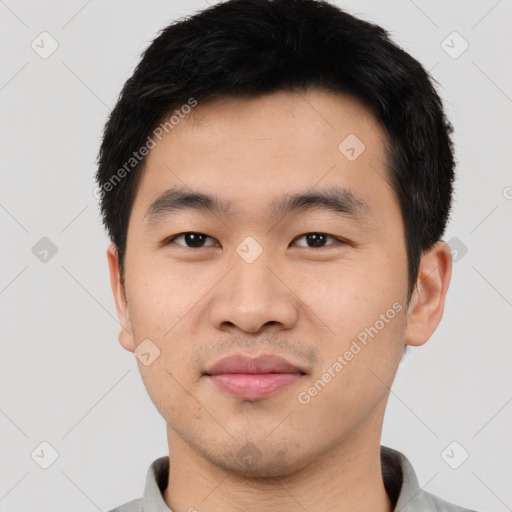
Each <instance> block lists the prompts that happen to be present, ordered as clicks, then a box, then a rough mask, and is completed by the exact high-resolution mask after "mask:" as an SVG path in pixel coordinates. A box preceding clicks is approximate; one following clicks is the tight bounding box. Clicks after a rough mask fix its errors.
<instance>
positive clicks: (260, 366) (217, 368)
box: [205, 354, 305, 375]
mask: <svg viewBox="0 0 512 512" xmlns="http://www.w3.org/2000/svg"><path fill="white" fill-rule="evenodd" d="M226 373H246V374H256V373H302V374H303V373H305V372H303V371H302V370H301V369H300V368H298V367H297V366H295V365H293V364H292V363H290V362H288V361H287V360H286V359H283V358H282V357H279V356H275V355H272V354H268V355H267V354H263V355H260V356H257V357H250V356H246V355H243V354H235V355H232V356H227V357H224V358H223V359H221V360H220V361H218V362H217V363H215V364H214V365H213V366H212V367H211V368H209V369H208V370H207V371H206V372H205V374H206V375H219V374H226Z"/></svg>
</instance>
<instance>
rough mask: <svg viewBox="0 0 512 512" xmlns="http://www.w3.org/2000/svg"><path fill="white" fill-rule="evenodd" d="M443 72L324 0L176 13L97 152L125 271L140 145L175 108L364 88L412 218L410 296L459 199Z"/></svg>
mask: <svg viewBox="0 0 512 512" xmlns="http://www.w3.org/2000/svg"><path fill="white" fill-rule="evenodd" d="M434 81H435V80H434V79H433V78H432V77H431V76H430V75H429V73H428V72H427V71H426V70H425V69H424V68H423V67H422V65H421V64H420V63H419V62H418V61H417V60H415V59H414V58H413V57H412V56H411V55H409V54H408V53H406V52H405V51H404V50H402V49H401V48H400V47H399V46H397V45H396V44H395V43H393V42H392V41H391V39H390V37H389V33H388V32H387V31H386V30H384V29H383V28H382V27H380V26H378V25H375V24H373V23H370V22H367V21H364V20H361V19H359V18H357V17H355V16H352V15H351V14H349V13H347V12H344V11H343V10H342V9H340V8H339V7H337V6H336V5H333V4H331V3H329V2H327V1H323V0H228V1H225V2H221V3H218V4H215V5H213V6H211V7H209V8H207V9H205V10H203V11H200V12H198V13H196V14H194V15H192V16H188V17H184V18H181V19H179V20H177V21H175V22H174V23H172V24H171V25H169V26H168V27H166V28H165V29H163V30H162V31H160V33H159V34H158V37H156V39H155V40H154V41H153V42H152V43H151V45H150V46H149V47H148V48H147V49H146V50H145V51H144V53H143V54H142V59H141V61H140V63H139V64H138V65H137V67H136V69H135V70H134V72H133V75H132V76H131V77H130V78H129V79H128V80H127V82H126V83H125V85H124V87H123V89H122V91H121V93H120V95H119V98H118V101H117V104H116V105H115V107H114V109H113V110H112V112H111V113H110V116H109V119H108V121H107V123H106V125H105V129H104V132H103V140H102V144H101V148H100V151H99V155H98V171H97V173H96V180H97V184H98V188H97V189H96V190H97V196H98V195H99V196H100V197H101V213H102V216H103V222H104V224H105V226H106V228H107V230H108V233H109V236H110V238H111V240H112V242H113V243H114V244H115V245H116V247H117V252H118V256H119V263H120V271H121V277H122V279H124V257H125V251H126V242H127V230H128V220H129V216H130V212H131V209H132V205H133V202H134V198H135V194H136V190H137V186H138V183H139V182H140V177H141V175H142V172H143V169H144V163H145V158H144V155H142V156H141V154H140V153H138V152H137V150H138V149H139V148H141V147H143V146H144V144H146V141H149V140H150V138H151V137H150V135H151V133H152V132H153V133H154V131H155V127H157V126H158V125H159V124H160V123H162V122H163V120H164V119H166V116H169V115H171V113H172V112H173V111H174V112H175V113H176V114H179V115H180V117H182V112H185V113H186V112H187V110H185V106H188V109H189V110H190V106H189V105H192V104H193V103H192V102H196V103H197V102H201V101H206V100H208V99H212V98H215V97H218V96H226V97H227V96H231V97H238V98H251V97H257V96H260V95H263V94H268V93H272V92H277V91H291V92H292V91H299V90H302V91H304V90H307V89H308V88H318V89H320V90H327V91H333V92H339V93H344V94H350V95H352V96H354V97H356V98H357V99H359V100H360V101H362V102H363V103H364V105H365V106H366V107H367V108H368V109H369V111H370V112H371V113H372V114H373V116H374V117H375V118H376V119H377V120H378V121H379V122H380V125H381V126H382V127H383V128H384V132H385V136H386V141H385V143H386V152H387V155H386V156H387V167H388V169H389V176H390V184H391V185H392V187H393V189H394V190H395V192H396V194H397V196H398V198H399V202H400V208H401V213H402V217H403V222H404V231H405V239H406V248H407V258H408V269H407V271H408V279H409V290H408V292H409V294H408V300H409V299H410V296H411V294H412V291H413V290H414V286H415V283H416V280H417V278H418V267H419V261H420V257H421V254H422V252H424V251H426V250H428V249H429V248H431V247H432V246H433V244H434V243H435V242H437V241H438V240H440V238H441V236H442V235H443V233H444V230H445V227H446V223H447V221H448V216H449V213H450V208H451V201H452V188H453V180H454V166H455V164H454V156H453V145H452V141H451V134H452V132H453V127H452V125H451V124H450V122H449V121H448V120H447V118H446V116H445V113H444V111H443V105H442V101H441V99H440V97H439V96H438V94H437V92H436V90H435V87H434V85H433V82H434ZM176 109H180V110H176ZM174 117H176V116H174ZM176 118H177V117H176ZM167 124H168V125H169V122H168V123H167ZM171 124H172V122H171ZM340 142H341V141H340ZM143 153H144V152H143ZM146 153H147V151H146ZM127 162H130V163H129V166H127ZM123 169H124V171H123Z"/></svg>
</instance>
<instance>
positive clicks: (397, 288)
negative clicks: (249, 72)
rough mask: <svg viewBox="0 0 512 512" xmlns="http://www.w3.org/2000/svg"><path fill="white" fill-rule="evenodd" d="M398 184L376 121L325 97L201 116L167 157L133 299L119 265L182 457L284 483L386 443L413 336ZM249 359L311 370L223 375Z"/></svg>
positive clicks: (167, 141)
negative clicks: (386, 418)
mask: <svg viewBox="0 0 512 512" xmlns="http://www.w3.org/2000/svg"><path fill="white" fill-rule="evenodd" d="M388 180H389V175H388V171H387V170H386V159H385V153H384V136H383V131H382V129H381V128H380V127H379V125H378V123H377V122H376V121H375V119H374V118H373V117H372V116H371V115H370V113H369V112H368V111H367V110H366V109H365V108H364V107H363V105H362V104H360V103H359V102H358V101H357V100H355V99H353V98H351V97H349V96H343V95H339V94H334V93H327V92H320V91H315V90H310V91H308V92H304V93H301V94H298V93H290V92H279V93H273V94H271V95H266V96H263V97H260V98H256V99H249V100H248V99H244V100H241V99H231V98H223V99H221V100H220V99H216V100H214V101H210V102H207V103H204V104H201V103H199V104H198V105H197V107H195V110H194V112H193V113H192V115H189V116H188V117H186V118H184V119H182V120H180V122H179V124H178V125H177V126H175V127H174V128H173V129H172V130H171V131H170V132H169V133H168V134H166V135H164V137H163V138H162V140H161V141H160V142H158V144H157V145H156V146H155V147H154V148H153V149H152V150H151V151H150V153H149V155H148V157H147V161H146V168H145V171H144V174H143V176H142V179H141V182H140V184H139V188H138V190H137V194H136V198H135V201H134V204H133V209H132V212H131V216H130V221H129V226H128V238H127V249H126V259H125V265H126V266H125V283H124V286H123V287H121V288H120V283H119V275H118V273H117V270H118V269H117V266H116V262H115V258H114V254H115V252H114V251H113V250H112V251H111V252H110V262H111V275H112V285H113V287H114V292H115V293H116V306H117V308H118V313H119V315H120V319H121V323H122V325H123V327H124V328H123V330H122V332H121V335H120V340H121V343H122V345H123V346H124V347H125V348H126V349H127V350H130V351H134V350H136V353H138V354H139V355H140V354H142V357H141V358H140V359H139V358H138V365H139V369H140V372H141V375H142V378H143V381H144V384H145V386H146V388H147V391H148V393H149V396H150V397H151V399H152V400H153V402H154V404H155V406H156V407H157V408H158V410H159V412H160V414H161V415H162V416H163V418H164V419H165V421H166V422H167V425H168V438H169V442H170V444H173V445H176V446H178V445H182V446H187V447H188V448H189V449H190V450H191V451H190V453H194V454H195V456H197V458H198V459H199V460H203V461H205V463H208V464H214V465H215V466H217V467H221V468H224V469H226V470H228V471H232V472H236V473H239V474H243V475H251V476H264V475H272V476H277V475H285V474H289V473H291V472H293V471H297V470H300V469H301V468H303V467H306V466H308V465H311V464H312V463H314V462H315V461H319V460H322V458H325V457H332V456H333V455H334V454H336V453H341V452H347V453H350V451H351V450H355V448H356V447H357V448H358V449H361V446H364V443H365V442H368V440H374V441H375V440H376V441H375V442H377V443H378V440H379V438H380V430H381V423H382V417H383V414H384V409H385V404H386V400H387V397H388V393H389V389H388V386H389V385H390V384H391V382H392V380H393V377H394V375H395V372H396V369H397V366H398V363H399V360H400V357H401V354H402V350H403V347H404V339H405V333H406V327H407V312H406V307H405V304H406V298H407V255H406V248H405V237H404V229H403V222H402V218H401V213H400V208H399V203H398V199H397V196H396V194H395V193H394V191H393V189H392V188H391V186H390V184H389V182H388ZM169 191H170V192H169ZM166 193H167V195H165V194H166ZM191 194H192V196H190V195H191ZM199 194H201V195H206V196H208V198H203V199H201V200H199V199H198V195H199ZM186 196H188V197H186ZM299 196H304V197H299ZM294 198H295V200H294ZM120 290H121V291H120ZM240 354H241V355H242V356H246V357H248V358H250V359H251V358H254V357H257V356H262V355H263V356H268V355H275V356H279V357H281V358H284V359H285V360H286V361H288V363H289V364H290V365H292V367H293V368H284V367H278V365H276V364H275V361H272V360H266V362H265V360H264V359H260V361H259V362H260V363H261V365H262V366H263V370H262V368H261V367H259V370H257V371H259V375H254V374H252V375H247V374H246V372H245V371H244V370H243V368H242V367H241V366H240V364H239V363H240V361H238V362H237V361H234V362H233V361H231V365H229V364H228V365H227V367H226V366H225V367H224V369H219V370H218V373H217V374H215V375H214V373H213V372H212V367H213V366H214V365H215V363H217V362H218V361H220V360H221V359H223V358H225V357H227V356H232V355H240ZM246 363H247V361H246ZM247 364H248V365H249V366H248V367H250V368H252V369H253V370H255V368H257V365H254V364H253V366H251V364H250V362H249V363H247ZM237 365H238V366H237ZM261 365H260V366H261ZM265 365H266V366H265ZM241 368H242V369H241ZM230 369H231V371H232V372H231V373H229V370H230ZM245 370H247V367H245ZM255 371H256V370H255ZM271 371H276V373H273V374H270V373H271ZM233 372H234V373H233Z"/></svg>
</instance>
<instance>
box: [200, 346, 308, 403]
mask: <svg viewBox="0 0 512 512" xmlns="http://www.w3.org/2000/svg"><path fill="white" fill-rule="evenodd" d="M204 375H205V376H206V377H207V378H208V379H209V380H210V381H211V382H212V383H213V384H214V385H215V386H216V387H217V388H218V389H220V390H222V391H224V392H226V393H228V394H230V395H232V396H235V397H237V398H243V399H245V400H260V399H263V398H267V397H269V396H271V395H274V394H276V393H277V392H278V391H280V390H283V389H284V388H286V387H288V386H290V385H291V384H293V383H295V382H297V381H298V380H300V379H301V378H302V377H304V375H306V372H305V371H304V370H302V369H301V368H299V367H297V366H295V365H294V364H292V363H290V362H289V361H287V360H286V359H283V358H282V357H278V356H275V355H272V354H263V355H260V356H257V357H250V356H247V355H244V354H235V355H231V356H228V357H224V358H223V359H221V360H220V361H218V362H217V363H215V364H214V365H213V366H212V367H210V368H209V369H207V370H206V372H205V374H204Z"/></svg>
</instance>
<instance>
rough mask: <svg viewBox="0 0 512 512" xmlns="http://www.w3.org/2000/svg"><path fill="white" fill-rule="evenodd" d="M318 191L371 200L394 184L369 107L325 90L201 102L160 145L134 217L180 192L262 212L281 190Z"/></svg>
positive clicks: (143, 182)
mask: <svg viewBox="0 0 512 512" xmlns="http://www.w3.org/2000/svg"><path fill="white" fill-rule="evenodd" d="M317 184H318V185H320V184H321V185H322V186H330V185H341V186H343V187H345V188H347V189H349V190H351V191H353V190H354V189H359V191H360V192H363V195H365V194H367V193H369V192H370V189H371V185H372V184H373V185H374V188H375V186H377V187H380V188H381V189H382V187H385V186H386V185H387V170H386V156H385V136H384V131H383V130H382V128H381V126H380V125H379V123H378V122H377V121H376V119H375V118H374V117H373V115H372V114H371V113H370V112H369V110H368V109H367V108H366V107H365V106H364V105H363V104H362V103H361V102H359V101H358V100H357V99H355V98H353V97H351V96H348V95H341V94H338V93H333V92H326V91H320V90H310V91H308V92H306V91H303V92H293V93H292V92H284V91H280V92H276V93H272V94H267V95H264V96H260V97H256V98H244V99H241V98H233V97H220V98H216V99H214V100H209V101H207V102H204V103H201V102H199V103H198V105H197V106H196V107H194V109H193V111H192V112H191V113H190V114H189V115H187V116H183V118H181V119H180V121H179V123H178V124H176V125H174V126H173V128H172V129H170V130H169V131H168V132H167V133H164V134H163V136H162V137H161V140H160V141H158V140H157V141H156V146H155V147H154V148H153V149H151V151H150V152H149V155H148V156H147V158H146V161H145V168H144V171H143V175H142V178H141V181H140V184H139V187H138V192H137V195H136V198H135V204H134V208H133V210H136V209H139V210H140V212H139V213H140V214H141V215H142V216H144V214H145V213H146V212H145V211H143V210H142V209H143V207H144V206H145V207H146V209H147V207H148V205H149V204H150V203H151V202H152V201H154V200H155V198H156V197H157V196H158V195H160V194H161V193H162V192H163V191H164V190H165V189H169V188H171V187H173V186H176V185H179V186H180V187H188V188H190V190H201V191H204V192H208V191H209V192H211V193H213V194H215V195H217V196H219V197H225V198H226V200H227V201H229V202H233V200H234V201H238V202H239V204H240V205H242V206H245V207H247V208H250V207H252V206H254V207H255V208H257V209H262V208H263V204H264V202H265V201H266V200H267V199H268V200H269V204H270V200H272V201H273V202H274V204H275V197H276V196H278V195H279V192H280V191H281V192H286V193H288V194H289V193H293V192H295V191H301V192H302V191H304V190H307V189H314V187H315V186H317ZM388 186H389V185H388ZM365 188H366V189H368V190H367V191H366V192H365ZM374 192H375V191H374ZM356 195H358V194H356ZM359 195H360V194H359ZM235 206H236V205H235Z"/></svg>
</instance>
